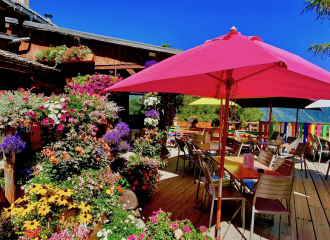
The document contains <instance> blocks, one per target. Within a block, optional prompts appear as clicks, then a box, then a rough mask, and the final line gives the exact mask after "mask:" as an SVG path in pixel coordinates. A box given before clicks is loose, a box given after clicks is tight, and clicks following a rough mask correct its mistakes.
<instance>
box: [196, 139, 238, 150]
mask: <svg viewBox="0 0 330 240" xmlns="http://www.w3.org/2000/svg"><path fill="white" fill-rule="evenodd" d="M192 143H193V144H194V145H195V146H196V147H197V148H199V149H200V150H202V151H217V152H218V151H219V142H218V141H211V142H209V143H206V142H204V141H192ZM226 151H229V152H233V151H234V149H232V148H231V147H228V146H226Z"/></svg>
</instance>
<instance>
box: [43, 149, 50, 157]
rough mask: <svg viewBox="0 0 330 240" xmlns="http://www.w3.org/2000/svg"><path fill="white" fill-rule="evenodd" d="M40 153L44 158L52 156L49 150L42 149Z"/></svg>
mask: <svg viewBox="0 0 330 240" xmlns="http://www.w3.org/2000/svg"><path fill="white" fill-rule="evenodd" d="M41 152H42V153H43V155H44V157H51V156H52V155H53V151H52V150H50V149H49V148H47V149H44V150H42V151H41Z"/></svg>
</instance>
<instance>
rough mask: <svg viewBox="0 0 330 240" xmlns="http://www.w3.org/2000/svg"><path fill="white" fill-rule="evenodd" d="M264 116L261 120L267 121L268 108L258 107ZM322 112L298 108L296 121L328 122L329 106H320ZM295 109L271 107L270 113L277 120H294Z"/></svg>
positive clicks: (329, 120) (329, 118)
mask: <svg viewBox="0 0 330 240" xmlns="http://www.w3.org/2000/svg"><path fill="white" fill-rule="evenodd" d="M260 110H261V111H262V112H263V113H266V114H267V115H266V116H263V117H262V119H261V121H268V119H269V117H268V114H269V108H260ZM322 110H323V112H321V111H315V110H302V109H300V110H299V119H298V122H301V123H303V122H306V123H330V108H322ZM296 114H297V110H296V109H289V108H273V113H272V115H275V116H276V120H277V121H278V122H296Z"/></svg>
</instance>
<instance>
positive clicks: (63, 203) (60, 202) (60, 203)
mask: <svg viewBox="0 0 330 240" xmlns="http://www.w3.org/2000/svg"><path fill="white" fill-rule="evenodd" d="M67 203H68V201H67V198H66V197H61V198H59V200H58V201H57V202H56V204H57V205H59V206H61V205H66V204H67Z"/></svg>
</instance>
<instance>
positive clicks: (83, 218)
mask: <svg viewBox="0 0 330 240" xmlns="http://www.w3.org/2000/svg"><path fill="white" fill-rule="evenodd" d="M78 218H79V219H80V221H81V222H82V223H85V224H88V223H90V222H91V221H92V215H90V214H84V213H83V214H80V215H79V216H78Z"/></svg>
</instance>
